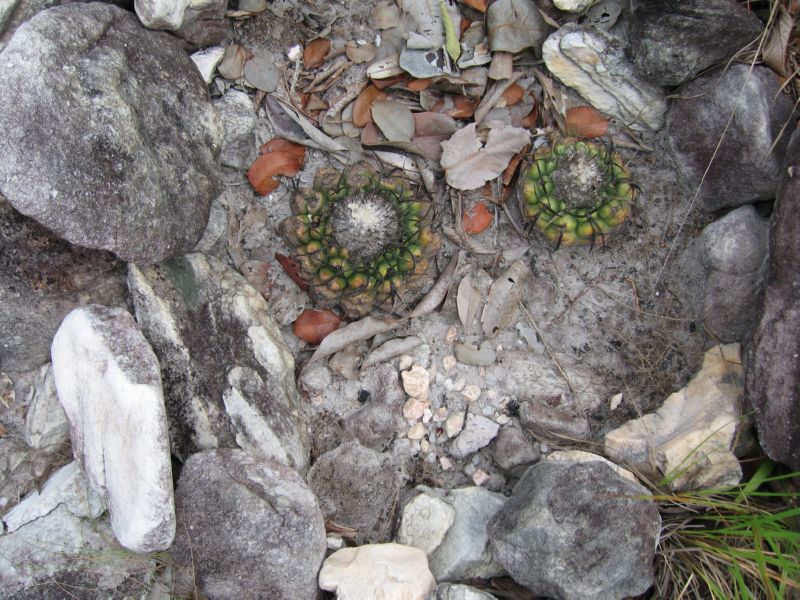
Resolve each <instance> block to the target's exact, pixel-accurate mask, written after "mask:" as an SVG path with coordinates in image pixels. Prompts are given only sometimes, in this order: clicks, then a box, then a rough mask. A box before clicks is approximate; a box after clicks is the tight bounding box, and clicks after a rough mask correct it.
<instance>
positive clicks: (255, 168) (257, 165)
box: [247, 150, 303, 196]
mask: <svg viewBox="0 0 800 600" xmlns="http://www.w3.org/2000/svg"><path fill="white" fill-rule="evenodd" d="M302 166H303V159H302V157H301V158H298V157H297V154H296V153H295V152H293V151H289V150H276V151H274V152H268V153H267V154H262V155H261V156H259V157H258V158H257V159H256V160H255V161H254V162H253V164H252V165H250V168H249V169H248V170H247V179H248V180H249V181H250V185H252V186H253V189H254V190H255V191H256V193H258V194H259V195H261V196H266V195H267V194H269V193H270V192H271V191H273V190H274V189H275V188H276V187H278V185H279V184H280V182H279V181H278V180H276V179H274V178H273V176H274V175H286V176H288V177H292V176H294V175H297V172H298V171H299V170H300V167H302Z"/></svg>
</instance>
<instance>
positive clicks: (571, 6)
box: [553, 0, 595, 12]
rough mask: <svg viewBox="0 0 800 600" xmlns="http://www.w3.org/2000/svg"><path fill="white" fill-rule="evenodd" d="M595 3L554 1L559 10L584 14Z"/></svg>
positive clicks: (593, 0) (592, 1) (591, 0)
mask: <svg viewBox="0 0 800 600" xmlns="http://www.w3.org/2000/svg"><path fill="white" fill-rule="evenodd" d="M594 3H595V0H553V4H555V6H556V8H557V9H558V10H565V11H567V12H583V11H584V10H586V9H587V8H589V6H591V5H592V4H594Z"/></svg>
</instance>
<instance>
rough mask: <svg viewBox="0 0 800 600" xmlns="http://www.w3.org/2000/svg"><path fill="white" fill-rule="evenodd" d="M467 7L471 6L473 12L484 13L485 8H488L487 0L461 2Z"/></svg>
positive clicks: (465, 0) (464, 0) (463, 0)
mask: <svg viewBox="0 0 800 600" xmlns="http://www.w3.org/2000/svg"><path fill="white" fill-rule="evenodd" d="M461 1H462V2H463V3H464V4H466V5H467V6H471V7H472V8H474V9H475V10H477V11H479V12H482V13H485V12H486V8H487V7H488V6H489V0H461Z"/></svg>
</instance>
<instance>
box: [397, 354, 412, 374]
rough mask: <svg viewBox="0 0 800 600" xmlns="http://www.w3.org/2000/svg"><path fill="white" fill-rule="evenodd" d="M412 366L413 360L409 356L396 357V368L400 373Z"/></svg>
mask: <svg viewBox="0 0 800 600" xmlns="http://www.w3.org/2000/svg"><path fill="white" fill-rule="evenodd" d="M413 364H414V358H413V357H411V356H409V355H408V354H401V355H400V356H398V357H397V368H398V369H399V370H400V371H405V370H406V369H408V368H409V367H410V366H411V365H413Z"/></svg>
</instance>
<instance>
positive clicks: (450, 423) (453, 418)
mask: <svg viewBox="0 0 800 600" xmlns="http://www.w3.org/2000/svg"><path fill="white" fill-rule="evenodd" d="M463 428H464V415H463V414H462V413H457V414H455V415H450V416H449V417H447V419H446V420H445V422H444V432H445V434H446V435H447V437H449V438H454V437H456V436H457V435H458V434H459V433H461V430H462V429H463Z"/></svg>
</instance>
